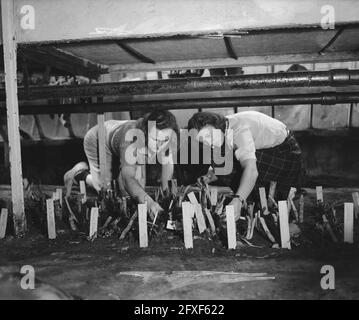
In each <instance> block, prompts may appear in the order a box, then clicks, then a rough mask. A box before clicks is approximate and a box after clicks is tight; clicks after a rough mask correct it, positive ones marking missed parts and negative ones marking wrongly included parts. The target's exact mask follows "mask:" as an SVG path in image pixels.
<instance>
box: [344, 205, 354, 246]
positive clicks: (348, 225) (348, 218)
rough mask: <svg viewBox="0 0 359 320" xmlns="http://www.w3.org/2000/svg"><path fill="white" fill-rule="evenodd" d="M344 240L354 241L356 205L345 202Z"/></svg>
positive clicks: (347, 241)
mask: <svg viewBox="0 0 359 320" xmlns="http://www.w3.org/2000/svg"><path fill="white" fill-rule="evenodd" d="M344 242H346V243H354V206H353V204H352V203H348V202H346V203H344Z"/></svg>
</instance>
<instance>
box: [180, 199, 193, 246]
mask: <svg viewBox="0 0 359 320" xmlns="http://www.w3.org/2000/svg"><path fill="white" fill-rule="evenodd" d="M182 215H183V236H184V245H185V248H186V249H192V248H193V234H192V225H193V215H194V206H193V205H192V204H191V203H190V202H186V201H183V202H182Z"/></svg>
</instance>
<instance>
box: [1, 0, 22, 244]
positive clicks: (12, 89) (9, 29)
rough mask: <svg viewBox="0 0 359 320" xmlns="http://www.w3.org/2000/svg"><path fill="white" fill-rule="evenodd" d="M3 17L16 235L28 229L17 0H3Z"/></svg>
mask: <svg viewBox="0 0 359 320" xmlns="http://www.w3.org/2000/svg"><path fill="white" fill-rule="evenodd" d="M1 21H2V40H3V51H4V67H5V89H6V107H7V108H6V110H7V129H8V137H9V147H10V175H11V200H12V210H13V219H14V228H15V234H16V236H17V237H22V236H23V235H24V234H25V231H26V218H25V208H24V191H23V186H22V164H21V145H20V130H19V102H18V97H17V63H16V57H17V54H16V50H17V48H16V47H17V43H16V27H15V1H12V0H1ZM16 21H17V19H16Z"/></svg>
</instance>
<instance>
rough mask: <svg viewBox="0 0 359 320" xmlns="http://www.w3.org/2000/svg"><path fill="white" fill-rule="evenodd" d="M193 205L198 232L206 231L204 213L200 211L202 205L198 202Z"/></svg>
mask: <svg viewBox="0 0 359 320" xmlns="http://www.w3.org/2000/svg"><path fill="white" fill-rule="evenodd" d="M194 206H195V215H196V219H197V225H198V230H199V233H203V232H204V231H206V229H207V226H206V220H205V219H204V215H203V212H202V206H201V205H200V204H196V205H194Z"/></svg>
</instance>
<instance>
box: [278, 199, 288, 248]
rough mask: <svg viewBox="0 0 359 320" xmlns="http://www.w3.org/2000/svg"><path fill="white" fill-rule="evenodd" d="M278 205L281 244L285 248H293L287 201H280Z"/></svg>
mask: <svg viewBox="0 0 359 320" xmlns="http://www.w3.org/2000/svg"><path fill="white" fill-rule="evenodd" d="M278 207H279V226H280V238H281V245H282V248H284V249H291V244H290V233H289V217H288V207H287V201H279V202H278Z"/></svg>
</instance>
